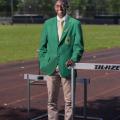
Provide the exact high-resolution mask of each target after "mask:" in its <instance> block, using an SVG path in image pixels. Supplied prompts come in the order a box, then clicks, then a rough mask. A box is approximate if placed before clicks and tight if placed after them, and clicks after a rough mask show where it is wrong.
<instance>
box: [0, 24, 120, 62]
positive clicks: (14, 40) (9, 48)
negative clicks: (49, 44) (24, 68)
mask: <svg viewBox="0 0 120 120" xmlns="http://www.w3.org/2000/svg"><path fill="white" fill-rule="evenodd" d="M82 27H83V36H84V43H85V51H95V50H100V49H105V48H114V47H120V25H83V26H82ZM41 30H42V25H40V24H35V25H29V24H26V25H13V26H11V25H0V63H6V62H9V61H16V60H29V59H34V58H36V57H37V52H36V51H37V49H38V46H39V39H40V33H41ZM51 32H52V31H51Z"/></svg>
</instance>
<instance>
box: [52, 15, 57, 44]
mask: <svg viewBox="0 0 120 120" xmlns="http://www.w3.org/2000/svg"><path fill="white" fill-rule="evenodd" d="M52 27H53V30H54V31H53V32H54V39H55V42H56V43H57V44H58V43H59V39H58V30H57V17H55V19H54V22H53V26H52ZM51 32H52V31H51Z"/></svg>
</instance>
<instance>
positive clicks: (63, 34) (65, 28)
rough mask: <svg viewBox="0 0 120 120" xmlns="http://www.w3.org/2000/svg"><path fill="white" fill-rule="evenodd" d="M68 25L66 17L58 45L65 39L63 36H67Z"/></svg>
mask: <svg viewBox="0 0 120 120" xmlns="http://www.w3.org/2000/svg"><path fill="white" fill-rule="evenodd" d="M69 24H70V18H69V16H68V18H67V20H66V23H65V26H64V28H63V33H62V36H61V39H60V42H59V44H60V43H61V42H62V41H63V40H64V39H63V38H64V37H65V35H66V34H67V32H68V30H69Z"/></svg>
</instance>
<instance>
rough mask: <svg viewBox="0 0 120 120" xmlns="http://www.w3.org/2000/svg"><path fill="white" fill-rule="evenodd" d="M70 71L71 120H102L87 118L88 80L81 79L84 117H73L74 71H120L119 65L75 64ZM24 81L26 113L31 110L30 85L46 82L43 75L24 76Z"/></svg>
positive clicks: (34, 119)
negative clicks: (26, 88)
mask: <svg viewBox="0 0 120 120" xmlns="http://www.w3.org/2000/svg"><path fill="white" fill-rule="evenodd" d="M70 69H71V94H72V98H71V99H72V120H74V118H75V117H78V118H81V119H83V120H103V119H102V118H96V117H89V116H87V113H86V112H87V84H88V83H89V82H90V80H89V79H86V78H84V79H81V80H82V83H83V84H84V115H83V116H75V115H74V111H75V86H74V81H75V80H74V70H79V69H81V70H100V71H120V64H102V63H75V65H74V66H72V67H70ZM24 79H25V80H27V83H28V90H27V96H28V113H29V112H30V109H31V101H30V93H31V92H30V85H39V84H41V83H37V82H38V81H44V80H46V76H45V75H35V74H24ZM46 116H47V114H45V115H41V116H38V117H36V118H33V119H31V120H37V119H42V118H43V117H46Z"/></svg>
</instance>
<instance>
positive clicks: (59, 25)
mask: <svg viewBox="0 0 120 120" xmlns="http://www.w3.org/2000/svg"><path fill="white" fill-rule="evenodd" d="M54 8H55V11H56V14H57V16H56V17H53V18H51V19H49V20H47V21H46V22H45V24H44V28H43V32H42V36H41V39H40V49H39V61H40V69H41V71H42V72H43V73H44V74H46V75H47V89H48V119H49V120H58V109H57V101H58V95H59V88H60V86H61V85H62V88H63V93H64V101H65V120H71V116H72V109H71V80H70V74H71V72H70V70H69V69H68V66H72V65H74V63H75V62H78V61H79V60H80V58H81V56H82V54H83V51H84V45H83V36H82V30H81V25H80V21H78V20H76V19H74V18H72V17H70V16H69V15H68V14H67V8H68V2H67V0H57V1H56V2H55V6H54Z"/></svg>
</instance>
